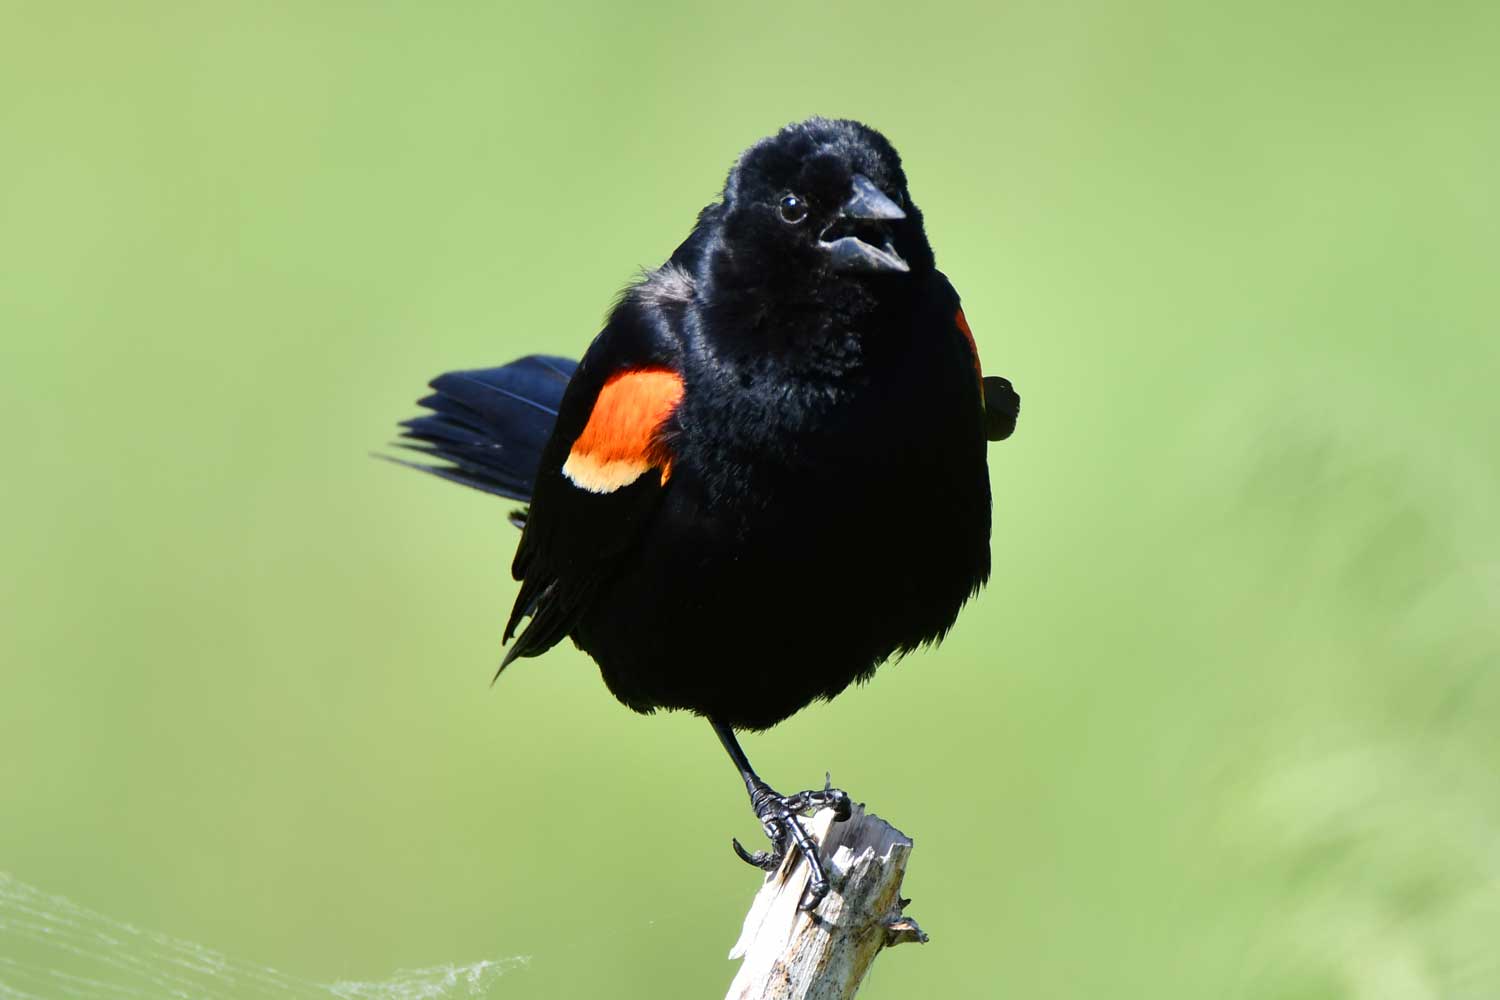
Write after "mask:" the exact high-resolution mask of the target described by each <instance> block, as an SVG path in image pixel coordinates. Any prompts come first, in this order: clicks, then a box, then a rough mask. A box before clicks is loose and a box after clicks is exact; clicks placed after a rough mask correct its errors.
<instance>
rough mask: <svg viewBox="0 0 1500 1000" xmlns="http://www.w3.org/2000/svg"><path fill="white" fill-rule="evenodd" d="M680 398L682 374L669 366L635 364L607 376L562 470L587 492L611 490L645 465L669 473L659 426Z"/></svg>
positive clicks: (630, 479)
mask: <svg viewBox="0 0 1500 1000" xmlns="http://www.w3.org/2000/svg"><path fill="white" fill-rule="evenodd" d="M681 399H682V376H681V375H678V374H677V373H676V372H674V371H672V370H671V369H669V368H636V369H632V370H630V371H625V372H619V373H618V374H615V375H611V376H610V377H609V381H607V382H605V383H604V388H603V389H600V390H599V398H598V399H596V400H594V409H593V412H592V413H590V414H589V422H588V423H587V424H586V425H585V426H584V428H583V433H582V434H580V435H578V440H577V441H574V442H573V449H572V451H570V452H568V460H567V461H566V462H564V463H563V467H562V471H563V475H565V476H567V477H568V479H569V481H571V482H572V483H573V485H574V486H577V487H578V488H579V489H584V490H588V491H589V492H590V493H613V492H614V491H615V490H618V489H620V488H621V487H622V486H629V485H630V484H631V483H633V482H635V481H636V480H637V479H639V478H641V476H643V475H645V473H646V471H647V470H648V469H654V468H659V469H661V481H662V482H663V483H665V482H666V481H667V479H668V478H669V477H670V476H671V475H672V456H671V454H670V453H669V452H668V451H667V448H666V445H665V444H664V443H663V442H662V440H661V426H662V424H663V423H664V422H665V421H666V419H667V417H668V416H670V415H671V413H672V411H673V410H674V409H675V408H676V407H677V404H678V402H679V401H681Z"/></svg>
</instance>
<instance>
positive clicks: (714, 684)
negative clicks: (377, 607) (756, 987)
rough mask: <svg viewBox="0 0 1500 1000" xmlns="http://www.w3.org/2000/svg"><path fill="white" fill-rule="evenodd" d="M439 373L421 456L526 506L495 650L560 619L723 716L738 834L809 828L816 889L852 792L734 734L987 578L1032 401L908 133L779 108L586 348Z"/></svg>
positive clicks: (847, 670) (960, 599)
mask: <svg viewBox="0 0 1500 1000" xmlns="http://www.w3.org/2000/svg"><path fill="white" fill-rule="evenodd" d="M432 388H433V389H434V390H435V391H434V392H433V394H432V395H429V396H427V397H426V398H425V399H423V400H421V405H422V406H424V407H426V408H427V409H429V410H431V411H432V413H431V414H430V415H427V416H422V417H417V418H415V419H412V420H408V421H406V422H405V423H404V424H403V427H404V428H405V431H404V433H403V437H405V438H407V439H409V441H408V443H406V444H405V445H404V447H408V448H412V449H414V450H416V451H419V452H424V453H425V454H426V455H428V456H431V457H432V458H434V459H437V460H439V461H440V462H441V463H442V464H437V465H418V468H422V469H425V470H426V471H429V472H432V473H434V474H436V475H439V476H442V477H443V478H445V479H451V480H453V481H455V482H459V483H463V484H465V485H468V486H473V487H476V488H478V489H481V490H485V491H487V492H490V493H495V494H498V495H500V496H502V497H507V498H509V499H512V500H518V501H521V502H522V503H525V504H528V505H529V506H527V507H526V508H525V509H523V510H520V511H517V512H516V513H515V514H513V515H512V520H513V521H514V522H515V523H516V524H517V525H518V526H519V527H521V529H522V534H521V542H520V546H519V548H518V549H517V552H516V557H515V562H514V564H513V566H512V572H513V574H514V575H515V578H516V579H517V580H519V581H521V587H520V594H519V596H518V597H517V598H516V603H515V607H514V609H513V610H512V611H511V613H510V619H509V621H508V622H507V623H506V627H505V640H506V641H509V640H510V639H511V638H512V637H513V636H514V637H515V643H514V645H512V646H511V647H510V650H509V652H508V653H507V654H506V656H505V659H504V662H503V663H502V664H501V667H500V669H501V670H504V669H505V667H506V666H507V665H508V664H510V663H511V662H512V661H513V660H516V659H518V658H520V657H525V656H537V655H539V654H541V653H544V652H546V651H547V650H548V649H550V648H551V647H552V646H554V645H556V644H557V643H558V642H560V641H561V640H562V639H564V638H570V639H572V640H573V642H574V644H575V645H577V646H578V647H579V648H580V649H582V650H584V651H585V652H587V653H588V654H589V655H590V656H591V657H593V658H594V660H595V661H596V662H597V663H598V664H599V669H600V671H601V672H602V674H603V676H604V682H605V684H606V685H608V687H609V689H610V691H611V692H613V693H614V695H615V697H616V698H618V699H619V700H620V701H621V702H623V703H624V704H625V705H627V706H629V707H630V708H632V709H634V710H636V711H638V712H648V713H649V712H653V711H655V710H656V709H660V708H666V709H687V710H689V711H692V712H694V713H696V714H698V715H701V716H703V717H704V718H706V719H708V720H709V722H710V723H711V724H712V725H713V728H714V731H715V732H716V733H718V736H719V739H720V741H721V742H722V743H723V745H724V747H725V749H726V750H728V751H729V755H730V757H731V758H733V760H734V763H735V766H736V767H737V768H738V769H739V772H740V775H741V777H742V778H743V779H744V782H745V787H746V789H747V790H748V791H749V793H750V801H751V805H752V807H753V808H754V810H755V814H756V816H757V817H758V818H759V819H760V821H761V824H762V826H763V827H764V829H765V832H766V835H767V836H768V837H769V838H770V840H771V850H770V851H757V852H755V853H754V854H749V853H748V852H746V851H745V850H744V849H743V848H742V847H740V845H739V843H738V842H735V844H734V846H735V849H736V851H737V852H738V853H739V854H740V856H741V857H742V858H744V859H745V860H747V861H749V862H750V863H752V864H755V865H758V866H760V867H763V868H766V869H767V870H772V869H774V868H775V867H776V866H777V865H778V864H779V863H780V862H781V859H782V857H783V856H784V855H785V853H786V851H787V850H789V849H791V848H793V847H795V848H797V849H798V850H799V851H800V852H801V853H802V855H803V856H804V857H805V858H806V860H807V862H808V864H809V867H810V878H809V885H808V889H807V892H806V894H805V895H804V898H803V906H804V908H811V907H813V906H816V905H817V903H818V901H819V900H820V899H822V897H823V896H824V895H825V894H826V893H827V891H828V882H827V879H826V877H825V874H824V870H823V867H822V865H821V864H820V862H819V859H818V857H817V852H816V850H815V849H814V847H813V845H812V842H811V840H810V838H808V836H807V834H806V833H805V831H804V830H803V828H802V825H801V823H800V822H799V821H798V819H797V817H798V816H799V815H801V814H804V813H806V812H807V811H808V810H810V809H813V808H817V807H823V806H831V807H833V808H834V809H836V810H838V815H839V816H840V817H841V818H842V817H845V816H847V815H848V809H849V802H848V797H847V796H846V795H845V794H844V793H843V792H841V791H838V790H836V789H833V788H829V787H824V788H823V789H818V790H813V791H809V792H801V793H798V794H796V795H790V796H783V795H780V794H778V793H777V792H775V791H773V790H772V789H771V788H770V787H769V786H768V785H767V784H766V783H765V782H764V781H762V780H761V779H760V778H759V777H758V776H757V775H756V773H755V771H754V770H752V769H751V767H750V762H749V761H748V760H747V759H746V757H745V754H744V751H742V750H741V749H740V746H739V743H738V741H737V740H736V738H735V735H734V731H735V730H737V729H746V730H761V729H765V728H767V727H770V726H773V725H775V724H776V723H778V722H780V721H782V720H783V719H785V718H787V717H788V716H790V715H791V714H793V713H794V712H796V711H798V710H799V709H801V708H803V707H804V706H806V705H807V704H808V703H810V702H812V701H815V700H817V699H821V698H832V697H833V696H834V695H836V694H838V693H839V692H840V691H842V690H844V688H846V687H848V686H849V684H850V682H852V681H860V680H864V679H866V678H868V677H869V676H870V675H871V674H872V673H874V671H875V668H876V667H878V666H879V665H880V664H881V663H883V662H884V661H886V660H887V659H890V658H891V657H892V656H900V655H901V654H904V653H907V652H909V651H911V650H913V649H916V648H917V647H919V646H922V645H924V644H927V643H935V642H937V641H938V640H940V639H941V638H942V637H943V635H944V633H946V632H947V631H948V628H949V627H950V626H951V625H952V624H953V622H954V619H955V618H956V617H957V615H958V611H959V608H960V607H961V606H962V605H963V604H964V602H965V601H967V600H968V599H969V598H970V597H971V596H973V595H974V594H975V593H976V592H977V591H978V589H979V587H980V586H981V585H982V584H983V583H984V582H985V580H986V578H987V577H988V576H989V573H990V552H989V537H990V487H989V475H988V471H987V467H986V463H985V443H986V440H990V441H995V440H1000V439H1002V438H1005V437H1007V436H1009V435H1010V433H1011V431H1012V430H1013V429H1014V427H1015V421H1016V415H1017V412H1018V410H1019V406H1020V399H1019V397H1018V396H1017V395H1016V393H1015V392H1014V391H1013V390H1012V389H1011V386H1010V383H1009V382H1007V381H1006V380H1004V379H1001V378H993V377H991V378H983V377H982V376H981V373H980V368H979V358H978V355H977V353H976V349H975V346H974V339H973V337H972V335H971V334H970V332H969V327H968V323H967V322H966V321H965V319H964V314H963V310H962V309H961V308H960V306H959V298H958V294H957V293H956V292H955V291H954V290H953V286H952V285H950V284H949V283H948V279H947V278H945V277H944V276H943V274H942V273H941V272H940V271H938V270H937V268H936V266H935V264H934V260H933V253H932V248H931V246H930V245H929V244H928V242H927V236H926V233H925V231H924V229H923V225H922V213H921V212H920V211H919V210H918V209H917V206H916V204H915V203H913V201H912V199H911V195H910V193H909V192H908V190H907V185H906V175H905V173H903V171H902V169H901V160H900V157H898V156H897V155H896V151H895V149H894V148H892V146H891V144H890V143H889V142H888V141H887V140H886V138H885V137H884V136H883V135H881V134H880V133H879V132H877V131H875V130H874V129H872V128H870V127H868V126H866V125H862V124H860V123H858V122H855V121H847V120H829V119H823V118H813V119H809V120H808V121H805V122H801V123H798V124H793V125H789V126H787V127H786V128H784V129H782V130H781V131H780V132H778V133H777V134H775V135H773V136H771V137H769V138H767V139H764V140H762V141H760V142H758V143H756V144H755V145H753V146H751V147H750V148H749V149H748V150H746V151H745V152H744V153H743V154H742V155H741V156H740V158H739V160H738V162H737V163H736V164H735V165H734V167H733V169H731V170H730V172H729V178H728V180H727V182H726V183H725V185H724V192H723V195H722V197H721V198H720V199H719V200H718V201H716V202H714V203H713V204H711V205H709V206H708V207H706V208H704V209H703V210H702V211H701V212H700V213H699V215H698V223H697V225H696V226H695V227H694V228H693V231H692V233H691V234H690V235H689V236H688V238H687V239H686V240H685V241H684V242H683V243H682V245H681V246H679V247H678V248H677V250H676V251H675V252H674V253H673V254H672V257H671V259H670V260H668V261H667V262H666V263H665V264H663V265H662V266H661V267H659V268H657V269H656V270H655V271H652V272H650V273H648V274H646V275H645V276H644V277H643V278H642V279H641V280H640V281H639V282H638V283H637V284H635V285H633V286H632V287H630V288H628V289H627V290H626V291H625V293H624V294H623V296H622V297H621V298H620V301H619V304H618V305H616V306H615V308H614V310H613V311H612V312H611V313H610V316H609V320H608V322H607V323H606V324H605V326H604V329H603V331H602V332H601V333H600V334H599V335H598V336H597V337H595V338H594V341H593V343H592V344H591V345H589V348H588V350H587V352H586V353H585V354H584V356H583V360H582V361H580V362H578V363H577V364H575V363H574V362H572V361H570V360H568V359H565V358H560V357H549V356H542V355H534V356H531V357H526V358H522V359H520V360H519V361H515V362H512V363H511V364H508V365H505V366H503V367H500V368H492V369H486V370H482V371H466V372H452V373H449V374H446V375H442V376H440V377H438V378H437V379H435V380H434V381H433V382H432ZM523 621H524V623H525V624H524V626H523V625H522V623H523ZM518 628H519V630H520V632H519V635H517V634H516V632H517V629H518ZM496 676H498V672H497V675H496Z"/></svg>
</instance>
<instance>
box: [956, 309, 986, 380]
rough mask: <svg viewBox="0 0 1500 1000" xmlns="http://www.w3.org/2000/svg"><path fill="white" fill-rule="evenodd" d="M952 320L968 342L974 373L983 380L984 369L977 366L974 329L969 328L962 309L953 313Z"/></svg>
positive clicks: (977, 354) (977, 348)
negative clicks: (972, 358) (972, 356)
mask: <svg viewBox="0 0 1500 1000" xmlns="http://www.w3.org/2000/svg"><path fill="white" fill-rule="evenodd" d="M953 322H955V323H957V324H958V328H959V329H960V330H962V331H963V335H964V339H965V340H967V341H968V342H969V351H970V352H971V353H972V354H973V355H974V374H976V375H978V376H979V379H980V382H981V383H982V382H983V381H984V369H982V368H980V367H979V345H978V344H976V343H974V331H973V330H970V329H969V321H968V319H966V318H965V317H964V311H963V309H959V310H958V312H956V313H954V314H953Z"/></svg>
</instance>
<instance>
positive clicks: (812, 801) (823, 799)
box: [709, 719, 850, 910]
mask: <svg viewBox="0 0 1500 1000" xmlns="http://www.w3.org/2000/svg"><path fill="white" fill-rule="evenodd" d="M709 721H710V723H712V725H713V727H714V732H716V733H718V734H719V742H720V743H722V744H724V749H725V750H727V751H729V757H730V759H731V760H733V761H734V766H735V767H736V768H737V769H738V770H739V772H740V777H741V778H743V779H744V780H745V791H747V792H749V793H750V808H752V809H754V810H755V816H756V818H757V819H759V820H760V825H761V828H762V829H763V830H765V832H766V836H767V837H769V838H770V840H771V850H769V851H756V852H755V853H753V854H752V853H750V852H749V851H747V850H745V849H744V847H742V846H740V842H739V841H738V840H736V841H734V852H735V853H736V854H738V855H739V856H740V858H741V859H742V860H743V861H745V862H747V863H748V864H752V865H754V866H755V867H757V868H764V869H765V870H766V871H768V872H770V871H775V870H776V869H777V868H779V867H780V866H781V862H782V859H783V858H785V857H786V852H787V851H788V850H790V849H791V848H792V847H793V846H794V845H795V846H796V848H797V850H798V851H800V852H801V854H802V856H803V857H804V858H806V859H807V866H808V868H809V869H810V870H811V877H810V878H809V879H808V882H807V891H806V892H804V893H803V894H802V900H801V903H800V904H799V905H800V906H801V908H802V909H804V910H811V909H812V908H813V907H815V906H817V905H818V903H819V902H821V901H822V899H823V897H824V896H826V895H828V874H827V872H825V871H824V870H823V862H822V859H820V858H819V857H818V848H817V845H815V844H814V843H813V841H812V838H811V837H809V836H808V835H807V831H806V830H805V829H803V827H802V823H801V822H800V821H799V820H798V818H797V817H798V816H799V815H805V814H807V813H810V812H812V811H814V810H817V809H824V808H829V809H832V810H834V816H835V818H836V819H837V820H838V821H839V822H843V821H844V820H846V819H848V818H849V814H850V806H849V796H848V795H846V794H844V793H843V792H842V791H840V790H839V789H837V788H834V787H833V786H832V779H830V778H827V777H826V776H825V778H824V783H823V787H822V788H818V789H812V790H809V791H805V792H797V793H796V794H795V795H782V794H780V793H778V792H777V791H776V790H775V789H773V788H772V787H771V786H770V785H768V784H766V783H765V782H764V781H762V780H761V779H760V775H758V774H756V773H755V769H754V768H752V767H751V766H750V761H749V759H748V758H747V757H746V756H745V751H744V750H742V749H740V743H739V740H737V739H735V737H734V730H732V729H730V728H729V727H728V726H726V725H724V724H723V723H721V722H718V721H717V720H713V719H710V720H709Z"/></svg>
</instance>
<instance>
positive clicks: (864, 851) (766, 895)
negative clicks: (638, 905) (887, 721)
mask: <svg viewBox="0 0 1500 1000" xmlns="http://www.w3.org/2000/svg"><path fill="white" fill-rule="evenodd" d="M807 832H808V833H809V834H811V836H812V838H813V839H814V840H815V841H817V842H818V845H819V847H820V853H821V855H822V857H823V859H824V864H825V865H826V866H827V868H828V880H829V882H830V883H831V884H832V886H833V888H832V891H831V892H829V894H828V896H827V898H825V899H824V900H823V902H822V903H821V904H820V905H819V906H818V908H817V909H816V910H814V911H813V912H811V913H803V912H801V911H799V910H798V909H797V903H798V901H799V900H801V898H802V890H803V889H804V888H806V886H807V879H808V873H807V865H805V864H803V863H802V859H801V858H800V857H799V856H797V854H796V852H795V851H793V852H790V853H789V854H788V856H787V860H786V861H784V862H782V865H781V867H780V868H779V869H777V870H776V871H774V872H772V873H771V874H770V875H768V876H766V884H765V885H764V886H762V887H761V890H760V892H759V893H758V894H757V895H756V897H755V901H754V902H753V903H751V904H750V912H749V913H748V914H746V915H745V927H744V930H742V931H740V939H739V941H737V942H736V943H735V946H734V947H733V948H732V949H731V950H730V952H729V957H730V958H743V959H744V963H743V964H742V965H741V966H740V971H739V974H738V975H736V976H735V977H734V982H733V983H731V984H730V986H729V994H728V997H727V998H726V1000H848V998H850V997H853V996H854V994H855V993H856V992H858V990H859V984H860V983H861V982H862V981H863V980H864V978H865V974H866V973H868V972H869V971H870V965H871V964H872V963H873V962H874V961H875V956H876V955H878V954H879V953H880V951H881V949H883V948H888V947H890V946H892V945H897V944H901V943H902V942H903V941H917V942H923V941H926V940H927V935H926V934H923V933H922V929H921V928H920V927H918V926H917V923H916V921H915V920H912V919H911V918H910V917H907V916H905V915H904V914H902V912H901V909H902V907H904V906H905V905H906V904H907V903H908V902H910V901H909V900H905V899H902V898H901V879H902V877H903V876H905V874H906V859H907V857H909V856H910V854H911V840H910V839H909V838H908V837H907V836H906V835H905V834H903V833H902V832H901V831H900V830H897V829H896V828H895V827H893V826H891V825H890V824H889V823H887V822H886V821H885V820H883V819H881V818H880V817H879V816H875V815H872V814H870V813H866V812H865V810H864V806H862V805H856V806H855V807H854V812H853V814H852V815H851V816H850V817H849V819H848V820H847V821H845V822H843V823H834V821H833V810H832V809H824V810H822V811H821V812H819V813H818V814H817V815H815V816H814V817H813V818H812V819H811V820H810V821H809V822H808V826H807Z"/></svg>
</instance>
